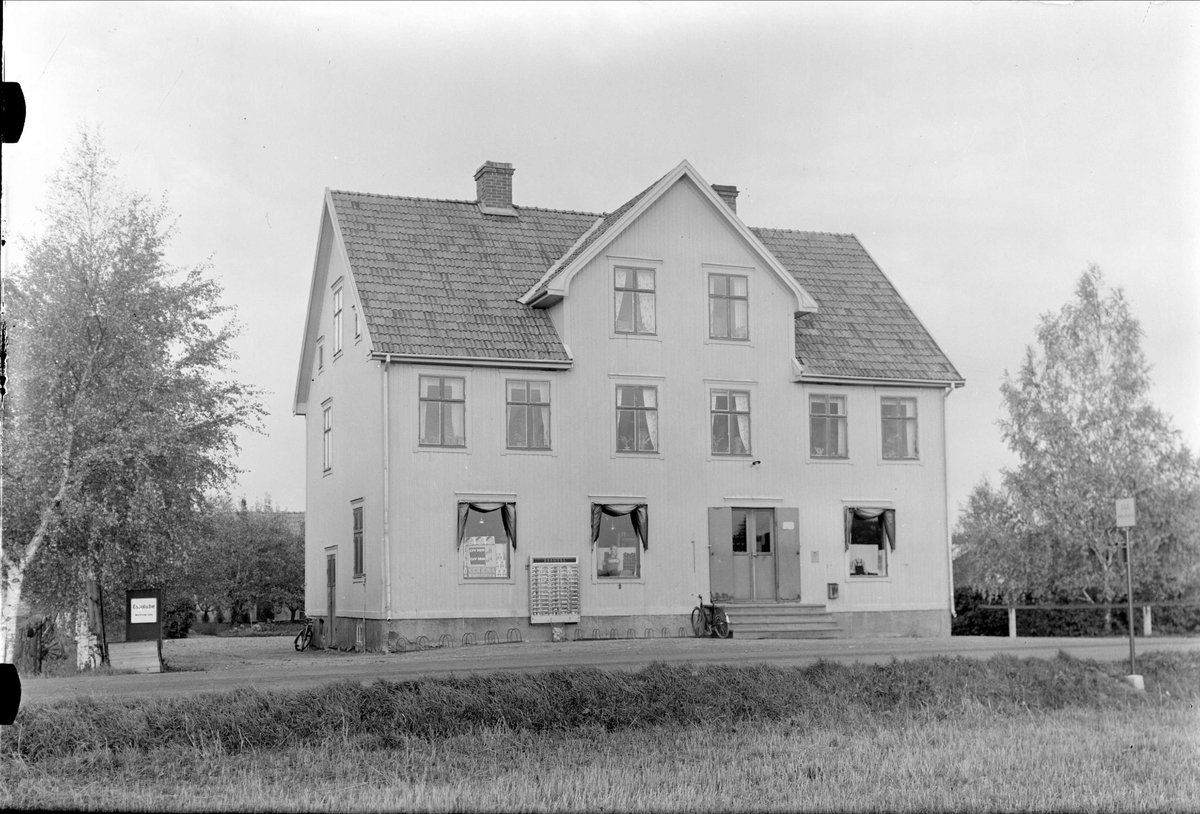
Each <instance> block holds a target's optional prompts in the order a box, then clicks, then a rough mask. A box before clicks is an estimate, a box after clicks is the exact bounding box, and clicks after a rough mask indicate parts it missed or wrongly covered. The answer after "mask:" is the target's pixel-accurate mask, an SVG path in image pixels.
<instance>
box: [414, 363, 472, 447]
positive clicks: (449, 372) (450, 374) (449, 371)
mask: <svg viewBox="0 0 1200 814" xmlns="http://www.w3.org/2000/svg"><path fill="white" fill-rule="evenodd" d="M473 371H474V368H470V367H454V366H446V367H428V368H426V367H423V366H421V365H413V367H412V374H411V376H412V378H411V379H410V382H411V386H412V391H411V392H414V393H416V399H414V404H415V409H414V413H415V415H414V417H413V420H412V428H413V429H412V433H413V435H412V449H413V452H431V453H437V454H455V453H458V454H465V453H470V452H471V443H472V441H471V439H472V436H473V435H474V433H472V431H471V415H472V397H471V374H472V372H473ZM422 376H436V377H441V378H452V379H463V440H464V445H463V446H460V447H449V446H443V445H435V444H422V443H421V401H422V399H421V377H422Z"/></svg>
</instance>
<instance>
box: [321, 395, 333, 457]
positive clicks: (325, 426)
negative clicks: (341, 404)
mask: <svg viewBox="0 0 1200 814" xmlns="http://www.w3.org/2000/svg"><path fill="white" fill-rule="evenodd" d="M321 460H322V463H323V467H322V471H323V472H324V474H326V475H328V474H329V473H330V472H332V471H333V400H332V399H330V400H328V401H326V402H325V403H324V404H322V405H321Z"/></svg>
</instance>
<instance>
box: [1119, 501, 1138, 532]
mask: <svg viewBox="0 0 1200 814" xmlns="http://www.w3.org/2000/svg"><path fill="white" fill-rule="evenodd" d="M1136 525H1137V508H1136V504H1135V502H1134V499H1133V498H1131V497H1123V498H1118V499H1117V528H1119V529H1127V528H1129V527H1130V526H1136Z"/></svg>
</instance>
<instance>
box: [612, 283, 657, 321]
mask: <svg viewBox="0 0 1200 814" xmlns="http://www.w3.org/2000/svg"><path fill="white" fill-rule="evenodd" d="M614 289H615V296H616V315H617V316H616V325H615V328H614V329H615V330H616V332H617V333H619V334H653V333H654V332H655V330H656V329H655V319H654V291H655V289H654V270H653V269H635V268H618V269H616V271H615V285H614Z"/></svg>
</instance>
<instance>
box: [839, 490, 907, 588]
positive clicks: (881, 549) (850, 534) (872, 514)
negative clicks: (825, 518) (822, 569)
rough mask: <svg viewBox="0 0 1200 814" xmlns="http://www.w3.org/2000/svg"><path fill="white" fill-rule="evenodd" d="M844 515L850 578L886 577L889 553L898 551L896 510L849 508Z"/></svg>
mask: <svg viewBox="0 0 1200 814" xmlns="http://www.w3.org/2000/svg"><path fill="white" fill-rule="evenodd" d="M843 512H844V516H845V527H846V551H847V553H848V555H849V557H848V559H849V565H850V576H852V577H886V576H887V575H888V553H889V552H890V551H895V550H896V511H895V510H894V509H880V508H870V507H849V506H848V507H846V508H845V509H844V510H843Z"/></svg>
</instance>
